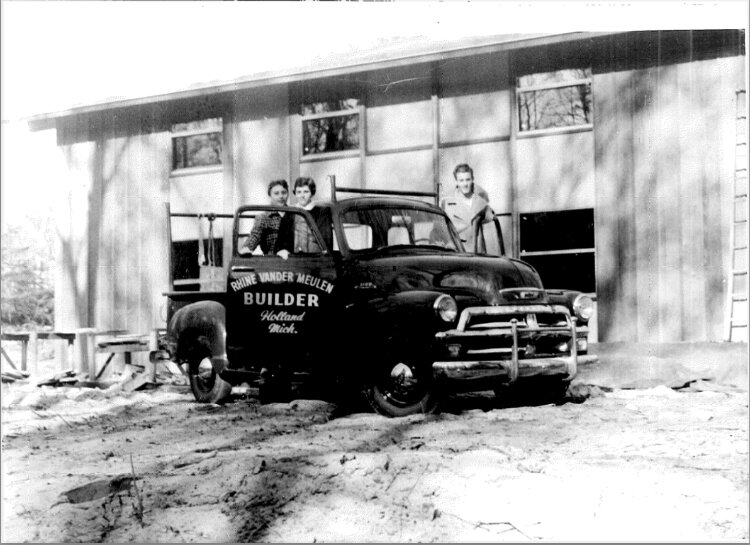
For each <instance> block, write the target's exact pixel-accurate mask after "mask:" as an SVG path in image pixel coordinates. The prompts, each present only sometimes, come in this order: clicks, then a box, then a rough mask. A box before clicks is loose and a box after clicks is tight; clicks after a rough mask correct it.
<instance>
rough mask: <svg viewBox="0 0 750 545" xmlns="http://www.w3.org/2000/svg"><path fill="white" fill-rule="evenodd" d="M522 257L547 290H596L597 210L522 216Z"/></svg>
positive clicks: (590, 291) (589, 209)
mask: <svg viewBox="0 0 750 545" xmlns="http://www.w3.org/2000/svg"><path fill="white" fill-rule="evenodd" d="M520 223H521V225H520V238H521V254H520V257H521V259H522V260H523V261H526V262H527V263H529V264H530V265H531V266H532V267H534V268H535V269H536V270H537V272H538V273H539V276H541V277H542V282H543V283H544V287H545V288H552V289H556V288H562V289H570V290H579V291H582V292H584V293H594V292H595V291H596V274H595V271H596V263H595V244H594V210H593V209H592V208H586V209H581V210H564V211H561V212H539V213H534V214H521V216H520Z"/></svg>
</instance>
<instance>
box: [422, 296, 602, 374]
mask: <svg viewBox="0 0 750 545" xmlns="http://www.w3.org/2000/svg"><path fill="white" fill-rule="evenodd" d="M524 308H527V307H524ZM528 308H529V309H532V310H538V309H544V307H541V306H538V307H537V306H529V307H528ZM556 310H560V309H559V308H556ZM471 313H481V314H493V315H495V314H497V315H501V314H502V313H503V309H501V308H497V307H494V308H492V307H490V308H470V309H466V310H465V311H464V313H463V315H462V317H461V319H460V320H459V323H458V327H457V329H453V330H450V331H444V332H441V333H438V334H437V335H436V336H435V339H436V340H437V341H439V342H442V343H445V344H456V343H458V344H461V343H462V341H467V340H470V339H471V338H472V337H473V338H476V337H483V338H488V337H489V338H493V337H497V338H498V339H501V338H505V339H507V338H508V337H510V338H511V339H512V342H513V344H512V348H511V349H504V350H503V349H497V350H490V352H493V353H501V352H506V353H507V354H508V356H510V357H506V358H503V359H473V358H470V359H466V358H461V357H456V359H451V360H446V361H435V362H434V363H433V364H432V371H433V375H434V376H435V378H436V379H481V378H501V379H505V380H506V381H507V382H515V381H516V380H518V379H519V378H525V377H533V376H539V375H545V376H550V375H552V376H557V375H559V376H561V378H562V379H563V380H572V379H573V378H575V376H576V374H577V373H578V366H579V365H586V364H592V363H596V362H597V361H599V358H598V356H594V355H580V356H579V355H578V342H577V340H578V335H577V331H576V319H575V317H570V316H569V315H568V316H569V318H568V325H566V326H556V327H539V326H528V325H527V326H519V324H518V321H517V320H515V319H512V320H511V321H510V326H509V327H505V326H504V327H497V328H493V329H490V330H488V331H481V332H478V331H467V330H466V325H467V320H468V317H469V315H470V314H471ZM554 332H558V333H559V332H565V333H570V339H571V342H570V346H571V349H570V354H561V355H559V356H551V357H544V358H526V357H523V358H519V355H518V354H519V343H518V340H519V339H518V338H519V333H524V334H529V333H531V334H545V333H554ZM466 355H468V356H471V355H472V354H471V353H469V354H466Z"/></svg>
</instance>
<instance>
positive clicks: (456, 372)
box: [432, 355, 599, 382]
mask: <svg viewBox="0 0 750 545" xmlns="http://www.w3.org/2000/svg"><path fill="white" fill-rule="evenodd" d="M598 361H599V357H598V356H594V355H581V356H564V357H554V358H530V359H522V360H518V359H510V360H473V361H469V360H461V361H436V362H435V363H433V364H432V372H433V374H434V376H435V378H439V379H451V380H454V379H478V378H504V379H507V380H508V382H515V381H516V380H518V379H519V378H527V377H534V376H549V375H562V376H563V377H564V379H565V380H570V379H572V378H574V377H575V376H576V373H577V372H578V366H579V365H589V364H592V363H596V362H598Z"/></svg>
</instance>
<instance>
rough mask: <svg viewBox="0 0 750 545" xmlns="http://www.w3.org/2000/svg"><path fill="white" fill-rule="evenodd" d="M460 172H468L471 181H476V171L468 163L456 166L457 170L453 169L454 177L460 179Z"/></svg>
mask: <svg viewBox="0 0 750 545" xmlns="http://www.w3.org/2000/svg"><path fill="white" fill-rule="evenodd" d="M459 172H468V173H469V174H471V179H472V180H473V179H474V171H473V170H472V168H471V167H470V166H469V165H467V164H466V163H461V164H460V165H456V168H454V169H453V177H454V178H456V179H458V173H459Z"/></svg>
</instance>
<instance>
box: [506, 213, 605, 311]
mask: <svg viewBox="0 0 750 545" xmlns="http://www.w3.org/2000/svg"><path fill="white" fill-rule="evenodd" d="M578 210H591V212H592V215H593V220H594V224H593V229H594V233H593V235H594V240H593V244H594V245H593V246H591V247H585V248H566V249H563V250H534V251H531V252H529V251H524V250H523V249H522V248H521V235H522V234H521V228H522V227H523V225H522V221H521V220H522V218H523V217H524V216H529V215H535V214H546V213H560V212H575V211H578ZM518 222H519V226H518V241H519V249H518V250H519V251H518V257H519V259H521V260H522V261H525V259H524V258H526V257H540V256H542V257H543V256H558V255H573V254H593V256H594V291H591V292H584V293H585V294H586V295H588V296H590V297H596V281H597V278H596V209H595V208H593V207H592V208H571V209H566V210H541V211H536V212H521V213H519V214H518Z"/></svg>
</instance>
